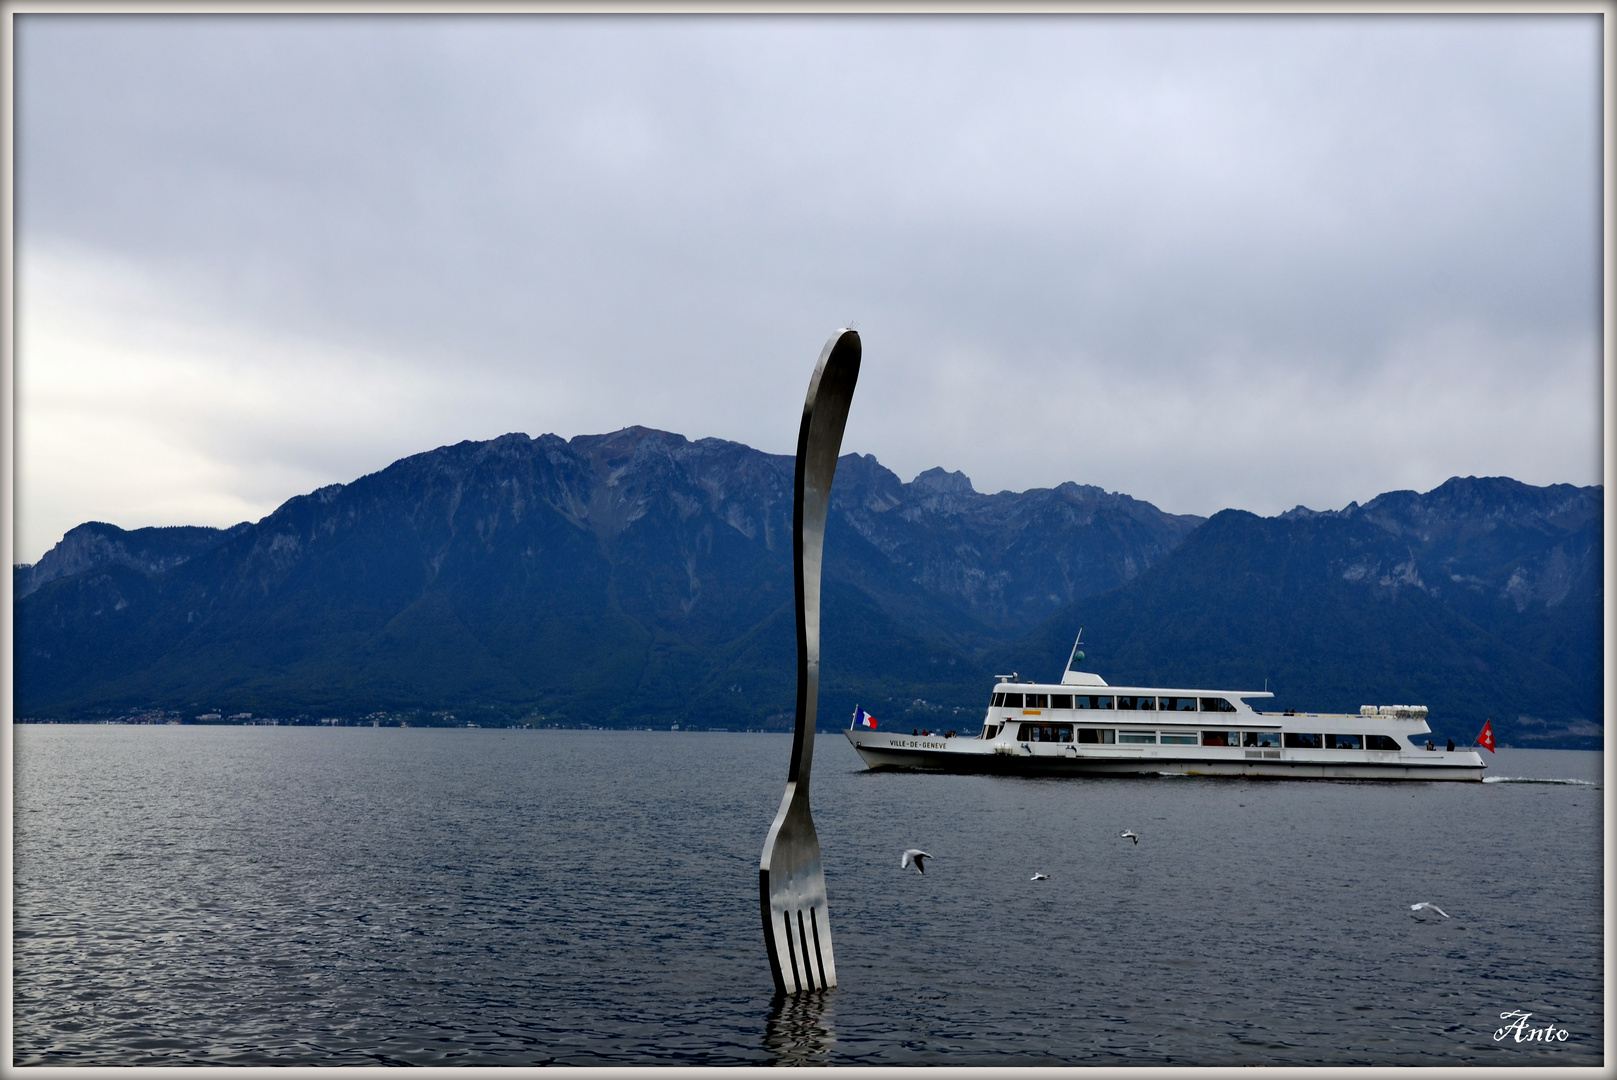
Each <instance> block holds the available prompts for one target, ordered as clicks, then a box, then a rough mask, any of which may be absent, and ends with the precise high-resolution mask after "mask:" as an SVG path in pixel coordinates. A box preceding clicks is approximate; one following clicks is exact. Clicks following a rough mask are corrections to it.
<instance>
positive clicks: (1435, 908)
mask: <svg viewBox="0 0 1617 1080" xmlns="http://www.w3.org/2000/svg"><path fill="white" fill-rule="evenodd" d="M1421 908H1431V909H1432V910H1433V911H1435V912H1437V913H1438V914H1439V915H1441V916H1443V917H1444V918H1445V919H1446V918H1448V917H1449V913H1448V912H1446V911H1444V910H1443V909H1442V908H1440V907H1438V906H1437V905H1436V904H1426V903H1421V904H1410V905H1409V910H1410V911H1419V910H1420V909H1421Z"/></svg>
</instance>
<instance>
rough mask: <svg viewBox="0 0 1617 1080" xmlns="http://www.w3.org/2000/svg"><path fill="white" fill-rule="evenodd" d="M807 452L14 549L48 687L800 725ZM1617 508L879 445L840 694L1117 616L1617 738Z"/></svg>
mask: <svg viewBox="0 0 1617 1080" xmlns="http://www.w3.org/2000/svg"><path fill="white" fill-rule="evenodd" d="M792 465H793V462H792V459H791V458H790V457H784V456H780V455H771V454H765V453H762V452H760V451H757V450H753V449H751V448H749V447H746V446H743V445H741V444H738V443H733V442H726V441H724V440H719V439H699V440H696V441H690V440H687V439H685V438H684V437H682V436H679V435H675V434H671V433H667V432H661V431H654V430H650V429H646V428H639V427H635V428H627V429H624V430H622V431H618V432H613V433H611V434H608V435H592V436H579V437H576V438H573V439H571V440H563V439H561V438H559V437H557V436H554V435H541V436H539V437H538V438H529V437H528V436H526V435H520V434H513V435H506V436H503V437H501V438H498V439H494V440H490V441H487V442H463V443H459V444H457V445H454V446H446V447H440V448H438V449H436V450H433V451H430V452H427V453H423V454H417V455H414V456H412V457H409V458H405V459H403V460H401V461H398V462H395V463H394V464H393V465H391V466H389V467H387V468H386V469H383V470H381V471H379V472H377V473H373V474H371V475H368V476H365V477H361V478H360V479H358V480H355V481H354V482H352V483H349V484H343V485H332V486H330V487H325V488H321V489H319V490H317V491H314V492H311V493H309V494H308V495H302V496H298V497H296V498H293V499H291V500H289V501H288V502H286V503H285V504H284V505H282V506H281V507H279V508H278V509H276V510H275V511H274V512H273V513H271V514H270V515H268V516H267V517H265V518H263V519H262V520H260V521H257V522H244V523H242V524H240V525H236V526H234V527H232V528H229V529H207V528H199V527H175V528H149V529H136V530H123V529H119V528H117V527H116V526H112V525H107V524H104V523H97V522H91V523H87V524H85V525H81V526H79V527H77V528H75V529H73V530H71V531H70V532H69V533H68V534H67V535H66V536H64V537H63V539H62V541H61V542H60V543H59V544H57V545H56V547H54V548H53V549H52V550H51V551H50V552H48V553H47V554H46V555H45V556H44V557H43V558H42V559H41V560H40V561H39V563H37V564H35V565H33V566H19V567H15V568H14V569H13V584H14V588H15V597H16V610H15V624H14V625H15V633H16V637H15V642H16V645H15V648H16V652H15V661H16V663H15V671H16V680H15V693H16V697H15V700H16V711H17V714H18V715H19V716H31V717H53V718H61V719H91V718H96V717H110V716H127V715H131V714H134V713H139V712H143V711H145V712H151V711H154V710H157V711H162V712H164V713H165V714H171V715H179V716H185V717H187V718H191V717H195V716H211V715H213V714H218V715H220V716H222V717H230V716H240V715H241V714H245V713H251V714H254V715H255V716H259V717H262V716H266V715H267V716H275V717H281V718H288V719H291V718H297V717H303V718H330V717H342V718H346V719H349V720H356V719H360V718H363V717H372V718H376V719H377V720H378V721H379V722H400V721H407V722H411V723H451V722H453V723H465V722H477V723H483V724H485V725H486V724H507V723H543V724H565V725H570V726H577V725H582V724H589V725H591V726H598V727H620V726H645V725H647V724H657V725H662V724H674V723H678V724H680V725H682V726H696V727H715V728H726V729H732V728H765V729H781V728H785V727H789V726H790V724H791V719H792V718H791V709H792V700H793V692H794V686H793V682H794V678H795V659H794V657H795V653H794V648H795V646H794V640H793V625H794V623H793V611H792V579H791V565H790V556H791V534H790V527H791V520H790V515H791V496H792V490H791V488H792ZM1602 513H1603V490H1602V489H1601V488H1599V487H1589V488H1575V487H1570V486H1567V485H1556V486H1552V487H1543V488H1539V487H1532V486H1529V485H1525V484H1521V483H1518V482H1516V481H1514V480H1509V479H1504V478H1482V479H1478V478H1455V479H1452V480H1450V481H1448V482H1447V483H1445V484H1444V485H1442V486H1441V487H1439V488H1437V489H1435V490H1433V491H1431V492H1427V493H1424V494H1419V493H1415V492H1391V493H1387V494H1384V495H1380V496H1378V497H1376V498H1375V499H1373V500H1371V501H1370V502H1368V503H1366V504H1364V505H1363V506H1359V505H1357V504H1354V505H1350V506H1349V507H1347V508H1346V509H1343V510H1340V511H1324V512H1314V511H1309V510H1306V509H1304V508H1301V507H1299V508H1298V509H1296V510H1294V511H1291V512H1289V513H1287V514H1282V515H1280V516H1278V517H1273V518H1259V517H1256V516H1254V515H1251V514H1247V513H1244V512H1242V511H1234V510H1228V511H1224V512H1222V513H1220V514H1217V515H1215V516H1214V517H1212V518H1211V519H1202V518H1199V517H1195V516H1190V515H1174V514H1169V513H1165V512H1163V511H1161V510H1159V509H1157V508H1156V507H1154V506H1152V505H1151V504H1149V503H1146V502H1142V501H1139V500H1136V499H1133V498H1130V497H1129V496H1127V495H1123V494H1117V493H1108V492H1106V491H1103V490H1102V489H1100V488H1096V487H1090V486H1085V485H1080V484H1075V483H1066V484H1062V485H1060V486H1058V487H1055V488H1048V489H1035V490H1031V491H1026V492H1008V491H1006V492H999V493H997V494H985V493H980V492H977V491H976V490H975V489H974V488H973V486H972V484H971V482H970V481H969V480H968V479H967V478H966V477H965V476H963V475H961V474H960V473H957V472H956V473H947V472H944V471H943V470H941V469H932V470H929V471H927V472H924V473H922V474H920V475H919V476H917V477H916V478H915V479H914V480H912V481H910V482H909V483H905V482H903V481H901V480H900V479H899V477H897V476H896V475H894V474H893V473H892V472H891V471H889V470H887V469H885V468H884V467H882V466H881V465H880V464H879V463H878V462H877V461H876V459H875V458H873V457H869V456H862V455H858V454H850V455H847V456H844V457H843V458H842V459H841V460H840V461H839V464H838V469H837V476H836V482H835V486H834V488H833V492H832V506H831V517H830V520H829V522H828V528H827V539H826V558H825V588H824V631H823V634H824V639H823V640H824V643H823V653H824V660H823V667H822V705H821V713H822V715H823V716H825V717H827V718H833V717H840V716H842V715H843V714H845V713H849V712H851V711H852V708H853V706H854V705H855V704H856V703H857V704H862V705H864V707H865V708H866V709H867V710H868V711H871V712H873V713H876V714H877V715H878V717H882V718H884V719H885V721H886V722H888V723H894V724H898V725H900V726H927V727H954V728H959V729H961V730H971V729H974V728H975V727H976V726H977V724H978V722H979V718H980V715H981V712H980V710H981V709H982V708H983V707H984V706H985V704H986V696H987V690H988V689H989V688H990V684H991V682H992V679H993V677H994V675H995V674H998V673H1003V672H1008V671H1011V670H1013V669H1016V670H1026V669H1034V668H1037V669H1039V673H1040V675H1041V676H1042V677H1054V676H1055V675H1056V674H1057V673H1058V672H1059V669H1060V665H1061V664H1062V662H1063V661H1064V660H1065V659H1066V655H1067V651H1068V649H1069V648H1070V646H1071V642H1072V638H1073V636H1074V634H1075V633H1076V632H1077V629H1078V627H1079V626H1080V625H1081V626H1084V627H1086V630H1085V643H1086V648H1087V649H1088V650H1089V652H1090V656H1091V661H1092V663H1093V665H1094V667H1095V669H1096V670H1098V671H1101V673H1102V674H1103V675H1105V676H1106V677H1107V678H1108V679H1109V680H1110V681H1113V682H1123V681H1135V680H1138V681H1141V682H1150V683H1156V684H1161V685H1187V686H1188V685H1202V686H1209V687H1239V688H1242V689H1259V688H1260V687H1261V685H1262V681H1263V680H1267V681H1268V683H1269V685H1270V688H1271V689H1272V690H1273V691H1274V692H1275V694H1276V697H1275V699H1274V702H1273V703H1272V705H1271V707H1299V708H1312V709H1326V708H1328V709H1349V710H1351V709H1356V708H1357V706H1358V705H1360V704H1370V703H1388V702H1392V701H1395V700H1396V701H1399V702H1405V701H1409V702H1415V701H1416V700H1417V699H1418V701H1419V702H1420V703H1425V704H1428V705H1430V706H1431V707H1432V715H1433V720H1432V723H1433V727H1434V728H1437V729H1439V730H1443V731H1446V732H1447V733H1448V734H1450V735H1453V736H1454V737H1456V738H1457V739H1458V738H1464V739H1466V740H1467V741H1469V738H1470V737H1471V735H1473V734H1474V733H1475V730H1476V728H1477V727H1480V726H1481V722H1482V720H1483V719H1484V718H1486V717H1492V719H1493V721H1494V728H1495V731H1496V734H1497V735H1498V737H1499V738H1500V740H1501V741H1515V742H1518V743H1519V744H1521V745H1541V746H1591V745H1599V742H1600V739H1601V732H1602V728H1601V723H1602V709H1601V634H1600V627H1601V611H1602V602H1603V599H1602V598H1603V592H1602V590H1603V580H1602V564H1601V552H1602V542H1603V538H1602ZM828 723H831V724H833V725H834V724H835V721H834V720H830V719H828ZM1473 723H1474V724H1475V727H1472V726H1471V725H1472V724H1473ZM1468 728H1469V730H1467V729H1468Z"/></svg>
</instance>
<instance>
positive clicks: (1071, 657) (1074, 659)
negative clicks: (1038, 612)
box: [1062, 626, 1084, 675]
mask: <svg viewBox="0 0 1617 1080" xmlns="http://www.w3.org/2000/svg"><path fill="white" fill-rule="evenodd" d="M1083 643H1084V628H1083V627H1081V626H1080V627H1079V628H1078V638H1077V640H1076V641H1074V642H1073V643H1072V652H1071V653H1069V654H1068V656H1067V667H1066V669H1065V670H1064V671H1063V672H1062V674H1063V675H1065V674H1066V672H1068V671H1071V670H1072V665H1074V664H1077V663H1080V662H1082V661H1083V658H1084V654H1083V653H1082V652H1080V651H1079V649H1078V646H1080V645H1082V644H1083Z"/></svg>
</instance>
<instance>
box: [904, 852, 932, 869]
mask: <svg viewBox="0 0 1617 1080" xmlns="http://www.w3.org/2000/svg"><path fill="white" fill-rule="evenodd" d="M931 857H932V856H931V855H928V854H927V853H926V852H924V851H922V850H921V849H920V848H913V847H912V848H910V849H909V850H908V851H906V852H904V857H903V858H902V859H900V860H898V868H899V869H900V870H908V869H909V868H910V867H911V866H912V865H913V866H914V867H915V869H917V870H919V871H920V872H921V873H923V874H924V873H926V867H925V866H922V865H921V860H922V859H930V858H931Z"/></svg>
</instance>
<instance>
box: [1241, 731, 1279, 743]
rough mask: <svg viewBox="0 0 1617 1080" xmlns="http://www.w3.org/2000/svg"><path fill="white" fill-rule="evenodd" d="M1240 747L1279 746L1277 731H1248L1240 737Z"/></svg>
mask: <svg viewBox="0 0 1617 1080" xmlns="http://www.w3.org/2000/svg"><path fill="white" fill-rule="evenodd" d="M1241 745H1242V746H1279V745H1280V732H1278V731H1248V732H1246V733H1245V734H1244V735H1242V736H1241Z"/></svg>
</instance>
